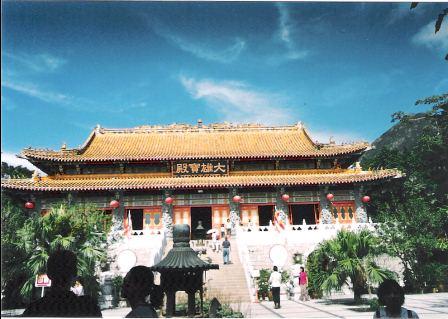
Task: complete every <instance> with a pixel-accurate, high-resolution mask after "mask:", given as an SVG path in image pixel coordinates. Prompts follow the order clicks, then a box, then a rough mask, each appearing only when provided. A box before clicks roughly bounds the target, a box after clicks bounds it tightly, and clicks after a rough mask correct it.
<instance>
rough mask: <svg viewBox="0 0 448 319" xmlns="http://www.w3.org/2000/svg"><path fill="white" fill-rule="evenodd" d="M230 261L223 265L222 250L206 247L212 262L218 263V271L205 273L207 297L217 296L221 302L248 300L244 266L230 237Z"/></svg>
mask: <svg viewBox="0 0 448 319" xmlns="http://www.w3.org/2000/svg"><path fill="white" fill-rule="evenodd" d="M230 247H231V251H230V257H231V263H230V264H227V265H224V263H223V255H222V252H214V251H213V250H212V249H207V255H208V257H210V258H211V259H212V263H215V264H218V265H219V270H218V271H210V272H208V273H207V284H206V287H207V297H208V298H210V297H217V298H218V300H220V301H221V302H249V301H250V296H249V290H248V288H247V284H246V276H245V273H244V267H243V265H242V264H241V262H240V259H239V257H238V247H237V245H236V242H235V240H233V239H230Z"/></svg>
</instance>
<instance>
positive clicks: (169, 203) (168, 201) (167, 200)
mask: <svg viewBox="0 0 448 319" xmlns="http://www.w3.org/2000/svg"><path fill="white" fill-rule="evenodd" d="M165 203H167V204H168V205H171V204H172V203H173V198H172V197H167V198H165Z"/></svg>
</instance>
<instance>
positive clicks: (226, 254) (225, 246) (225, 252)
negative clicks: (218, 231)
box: [222, 236, 230, 265]
mask: <svg viewBox="0 0 448 319" xmlns="http://www.w3.org/2000/svg"><path fill="white" fill-rule="evenodd" d="M222 257H223V259H224V265H225V264H228V263H230V241H228V239H227V236H226V237H225V238H224V241H223V242H222Z"/></svg>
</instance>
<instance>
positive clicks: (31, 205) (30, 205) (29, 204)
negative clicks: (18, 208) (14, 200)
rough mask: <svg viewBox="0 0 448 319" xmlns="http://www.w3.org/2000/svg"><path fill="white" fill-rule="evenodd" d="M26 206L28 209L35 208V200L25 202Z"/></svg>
mask: <svg viewBox="0 0 448 319" xmlns="http://www.w3.org/2000/svg"><path fill="white" fill-rule="evenodd" d="M25 208H26V209H33V208H34V203H33V202H26V203H25Z"/></svg>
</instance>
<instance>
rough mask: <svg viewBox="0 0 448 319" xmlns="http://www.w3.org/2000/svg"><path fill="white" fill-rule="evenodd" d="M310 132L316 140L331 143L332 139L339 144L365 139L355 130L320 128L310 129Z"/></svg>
mask: <svg viewBox="0 0 448 319" xmlns="http://www.w3.org/2000/svg"><path fill="white" fill-rule="evenodd" d="M308 133H309V135H310V137H311V139H312V140H313V141H314V142H319V143H329V142H330V139H332V140H333V141H335V143H337V144H342V143H353V142H357V141H365V138H362V137H361V136H360V135H359V134H357V133H353V132H336V131H326V130H318V129H316V130H315V129H309V130H308Z"/></svg>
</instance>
